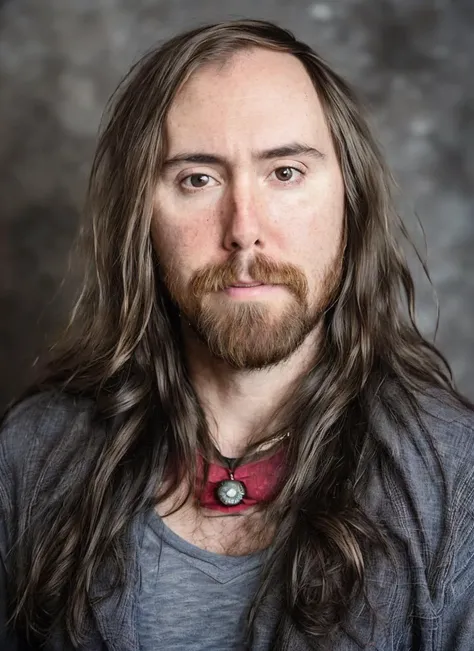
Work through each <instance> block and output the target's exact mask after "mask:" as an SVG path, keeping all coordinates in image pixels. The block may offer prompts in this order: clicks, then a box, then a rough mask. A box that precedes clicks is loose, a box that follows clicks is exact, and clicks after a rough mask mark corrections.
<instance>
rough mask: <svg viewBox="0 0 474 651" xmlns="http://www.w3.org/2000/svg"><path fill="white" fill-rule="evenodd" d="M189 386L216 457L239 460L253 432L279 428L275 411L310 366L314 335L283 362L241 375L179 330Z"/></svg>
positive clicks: (252, 439)
mask: <svg viewBox="0 0 474 651" xmlns="http://www.w3.org/2000/svg"><path fill="white" fill-rule="evenodd" d="M183 334H184V341H185V349H186V354H187V363H188V369H189V374H190V378H191V382H192V384H193V386H194V390H195V391H196V394H197V396H198V398H199V401H200V403H201V405H202V407H203V409H204V413H205V414H206V418H207V421H208V423H209V428H210V433H211V436H212V437H213V439H214V442H215V444H216V446H217V448H218V450H219V451H220V453H221V454H222V455H224V456H226V457H239V456H241V455H242V454H243V453H244V452H245V450H246V448H247V446H248V445H249V444H250V443H254V442H255V441H256V440H258V439H256V438H255V437H256V433H258V432H260V433H263V434H265V433H266V432H267V431H269V429H270V428H272V429H273V428H276V427H278V422H277V421H276V419H275V413H276V412H277V410H278V408H279V407H280V406H281V405H282V404H283V403H284V401H285V400H286V399H287V398H288V396H289V395H290V394H291V392H292V391H293V390H294V389H295V388H296V386H297V384H298V382H299V380H300V379H301V377H302V376H303V375H305V374H306V373H307V372H308V371H309V369H310V368H311V367H312V366H313V364H314V360H315V351H316V345H317V337H318V333H317V332H316V331H315V332H313V333H311V334H310V335H309V336H308V337H307V338H306V340H305V341H304V342H303V344H302V345H301V346H300V347H299V348H298V350H296V351H295V352H294V353H293V354H292V355H291V356H290V357H289V358H288V359H286V360H285V361H283V362H281V363H280V364H277V365H274V366H272V367H269V368H266V369H259V370H252V371H247V370H244V371H240V370H235V369H233V368H231V367H230V366H229V365H228V364H226V363H225V362H223V361H222V360H218V359H216V358H215V357H213V356H212V355H211V354H210V352H209V350H208V348H207V347H206V346H205V344H203V343H202V342H201V341H199V340H198V339H197V337H196V336H195V335H194V334H193V333H192V332H191V331H190V330H189V329H185V330H184V331H183Z"/></svg>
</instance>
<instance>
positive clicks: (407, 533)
mask: <svg viewBox="0 0 474 651" xmlns="http://www.w3.org/2000/svg"><path fill="white" fill-rule="evenodd" d="M390 394H391V395H389V396H388V400H387V399H386V400H381V404H382V402H383V403H385V404H384V407H383V408H382V407H381V406H379V408H377V410H376V419H375V420H376V422H375V428H374V436H375V438H376V442H377V450H378V454H377V455H376V461H375V462H374V466H373V468H374V470H373V473H372V474H371V481H372V486H371V489H372V492H371V493H370V498H369V502H370V503H371V506H372V507H373V510H374V511H375V512H376V513H377V515H378V516H379V517H382V518H383V520H384V521H386V522H387V524H388V526H389V529H390V530H393V533H394V535H396V536H397V537H398V538H399V539H400V540H403V541H405V544H406V545H407V548H411V549H412V550H413V549H417V550H418V551H417V552H416V554H415V556H414V557H418V558H419V559H424V562H425V564H426V565H428V566H431V567H433V568H435V567H438V570H439V572H441V570H440V569H439V568H440V567H441V566H442V567H443V570H444V571H448V567H449V566H450V564H451V560H453V559H455V558H456V557H458V559H459V555H460V554H461V555H462V556H464V552H463V549H465V548H466V544H467V541H468V538H469V540H470V535H471V534H470V533H469V532H471V531H473V527H474V508H473V496H474V411H473V410H472V409H470V408H469V406H467V405H463V404H462V403H461V402H460V401H459V400H457V399H456V398H454V397H452V396H451V395H449V394H448V393H447V392H446V393H445V392H442V391H438V390H430V391H427V392H426V393H423V394H421V395H418V396H416V408H413V407H412V406H411V405H409V404H408V403H409V400H408V399H407V398H405V397H404V396H403V394H401V393H399V392H398V391H396V390H392V389H390ZM387 404H388V405H389V406H388V407H387ZM390 405H392V407H390ZM471 542H472V541H471ZM440 559H443V560H442V561H441V560H440ZM448 559H451V560H450V561H449V562H448ZM411 563H412V564H413V559H412V561H411ZM440 563H441V566H440ZM426 565H425V566H426Z"/></svg>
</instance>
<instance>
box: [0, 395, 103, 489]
mask: <svg viewBox="0 0 474 651" xmlns="http://www.w3.org/2000/svg"><path fill="white" fill-rule="evenodd" d="M93 415H94V404H93V402H92V401H91V400H89V399H85V398H80V397H75V396H72V395H69V394H65V393H61V392H59V391H47V392H42V393H37V394H34V395H32V396H29V397H27V398H25V399H23V400H21V401H20V402H18V403H17V404H15V406H14V407H12V408H11V409H9V410H8V411H7V413H6V414H5V415H4V417H3V419H2V421H1V423H0V482H2V484H3V485H4V495H5V494H8V493H10V492H11V490H12V488H15V490H17V489H18V488H19V487H20V486H22V487H23V488H24V489H25V490H27V488H28V486H30V488H31V487H32V486H33V484H34V482H36V481H37V479H38V478H39V476H40V474H41V473H42V471H43V469H44V468H45V467H46V466H47V464H50V466H51V474H54V473H53V470H54V467H55V466H56V467H59V466H60V465H61V460H62V459H66V458H69V459H71V458H72V457H73V456H77V455H78V454H80V453H81V450H83V449H84V448H85V447H87V445H88V443H87V441H88V438H90V430H91V426H92V422H93Z"/></svg>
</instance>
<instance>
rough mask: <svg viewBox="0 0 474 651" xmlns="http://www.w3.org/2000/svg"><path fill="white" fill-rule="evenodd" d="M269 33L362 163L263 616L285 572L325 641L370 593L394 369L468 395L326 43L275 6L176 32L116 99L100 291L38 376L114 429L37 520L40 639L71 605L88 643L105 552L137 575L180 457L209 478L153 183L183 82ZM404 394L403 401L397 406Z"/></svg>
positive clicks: (33, 627) (97, 205) (23, 549)
mask: <svg viewBox="0 0 474 651" xmlns="http://www.w3.org/2000/svg"><path fill="white" fill-rule="evenodd" d="M252 47H263V48H268V49H271V50H274V51H278V52H286V53H288V54H291V55H293V56H295V57H297V58H298V59H299V60H300V61H301V62H302V63H303V65H304V66H305V68H306V70H307V72H308V74H309V76H310V77H311V80H312V81H313V83H314V86H315V88H316V90H317V92H318V94H319V97H320V100H321V102H322V104H323V107H324V111H325V115H326V118H327V121H328V124H329V127H330V130H331V133H332V138H333V142H334V145H335V148H336V151H337V155H338V157H339V162H340V166H341V169H342V172H343V176H344V182H345V195H346V222H345V228H346V238H347V245H346V250H345V257H344V263H343V276H342V282H341V286H340V290H339V293H338V296H337V299H336V300H335V301H334V304H333V305H332V306H331V307H330V309H328V310H327V312H326V314H325V316H324V324H323V326H324V345H323V346H322V350H321V351H320V353H319V355H318V360H317V363H316V364H315V366H314V368H313V369H312V370H311V372H310V373H308V375H307V376H306V377H305V378H304V379H303V380H302V381H301V383H300V386H299V387H298V390H297V391H295V392H294V393H293V394H292V395H291V396H289V398H288V401H287V403H286V404H285V418H286V421H287V425H288V426H289V427H291V429H292V430H293V431H294V432H296V433H297V435H295V436H293V437H292V439H291V442H290V444H289V452H288V455H289V466H288V472H287V476H286V478H285V482H284V484H283V486H282V489H281V491H280V493H279V495H278V496H277V498H276V499H275V501H274V502H273V503H272V504H270V505H269V506H268V513H269V514H270V516H269V517H272V518H273V521H274V522H277V524H278V526H277V527H276V535H275V539H274V541H273V544H272V548H271V554H270V555H269V560H268V565H267V570H266V573H265V574H264V578H263V580H262V584H261V589H260V591H259V593H258V595H257V598H256V601H255V604H254V607H253V609H252V610H251V616H250V621H249V628H250V629H251V627H252V622H253V621H254V617H255V614H256V613H257V612H258V608H259V604H261V603H263V601H264V600H265V598H266V596H267V595H268V594H269V592H270V589H271V586H272V585H277V586H278V587H279V592H280V594H281V598H282V604H283V610H284V617H285V618H287V619H289V620H291V622H292V623H293V624H295V625H296V627H297V628H298V629H299V630H301V631H302V632H303V633H305V634H306V635H307V636H308V638H310V639H315V638H318V639H320V638H321V637H324V636H327V635H328V634H329V633H330V632H331V631H332V630H333V629H334V628H335V627H336V626H337V625H338V623H340V622H342V621H343V620H344V617H345V615H346V613H347V611H348V608H349V606H350V604H351V600H353V599H354V598H355V596H356V595H357V594H361V592H362V591H363V587H364V576H365V570H366V563H367V562H368V560H367V559H368V550H369V549H370V547H371V546H372V545H375V544H378V543H380V542H381V535H380V533H379V532H378V527H377V526H376V524H375V523H373V522H372V521H371V519H370V518H369V517H368V515H367V514H365V513H364V511H363V509H362V508H361V507H360V499H359V497H360V494H361V492H362V491H363V483H364V482H363V477H364V469H365V468H366V466H367V459H369V458H370V449H371V448H370V441H371V418H370V414H371V411H372V409H373V407H374V405H375V403H379V404H380V403H384V401H387V400H388V397H387V395H386V392H384V389H383V388H384V386H385V385H386V384H387V383H388V382H390V383H391V384H392V385H396V386H397V387H398V390H399V391H401V392H403V395H404V396H406V400H407V401H408V402H409V403H410V404H412V405H414V407H415V406H416V395H417V393H418V392H419V391H420V390H421V391H422V390H423V389H424V388H426V387H427V386H430V387H438V388H440V389H442V390H444V391H445V392H446V393H447V394H449V395H451V396H456V395H457V394H456V393H455V391H454V389H453V387H452V382H451V377H450V371H449V367H448V365H447V364H446V362H445V360H444V359H443V357H442V356H441V354H440V353H439V352H438V351H437V350H436V348H435V347H434V346H433V345H432V344H431V343H429V342H428V341H427V340H426V339H425V338H424V337H423V336H422V334H420V332H419V330H418V328H417V326H416V324H415V320H414V286H413V282H412V278H411V275H410V272H409V270H408V267H407V264H406V262H405V259H404V256H403V254H402V250H401V248H400V245H399V243H398V239H399V238H398V235H399V234H401V235H406V233H405V230H404V227H403V225H402V223H401V221H400V219H399V218H398V216H397V214H396V212H395V210H394V208H393V203H392V198H391V190H390V187H391V181H390V176H389V174H388V172H387V170H386V168H385V165H384V163H383V160H382V158H381V156H380V154H379V152H378V149H377V145H376V143H375V142H374V140H373V137H372V135H371V133H370V131H369V128H368V126H367V124H366V121H365V119H364V117H363V113H362V110H361V108H360V106H359V104H358V102H357V100H356V98H355V96H354V93H353V92H352V90H351V89H350V87H349V86H348V85H347V84H346V83H345V82H344V81H343V80H342V79H341V78H340V77H339V76H338V75H337V74H335V73H334V72H333V71H332V70H331V69H330V68H329V67H328V65H327V64H326V63H325V62H324V61H323V60H322V59H321V58H320V57H319V56H318V55H317V54H316V53H315V52H314V51H313V50H312V49H311V48H310V47H308V46H307V45H305V44H304V43H301V42H299V41H297V40H296V39H295V38H294V36H293V35H292V34H291V33H290V32H288V31H286V30H284V29H281V28H279V27H277V26H275V25H273V24H270V23H267V22H262V21H250V20H241V21H234V22H228V23H224V24H218V25H211V26H208V27H204V28H200V29H195V30H193V31H190V32H188V33H186V34H183V35H179V36H177V37H176V38H173V39H172V40H170V41H169V42H167V43H165V44H164V45H163V46H161V47H160V48H158V49H156V50H154V51H152V52H150V53H149V54H148V55H147V56H145V57H144V58H143V59H142V60H141V61H140V62H139V63H138V64H137V65H135V66H134V67H133V68H132V70H131V71H130V73H129V75H128V76H127V77H126V78H125V80H124V81H123V83H122V84H121V85H120V87H119V89H118V91H117V93H116V94H115V96H114V98H113V102H112V104H111V107H110V109H109V116H108V121H107V123H106V126H105V128H104V130H103V132H102V135H101V138H100V141H99V144H98V149H97V154H96V157H95V160H94V164H93V168H92V173H91V178H90V186H89V193H88V202H87V210H86V220H85V223H84V228H83V232H82V244H83V248H84V252H85V258H84V259H85V280H84V283H83V286H82V292H81V294H80V296H79V298H78V300H77V303H76V305H75V307H74V310H73V312H72V317H71V320H70V325H69V327H68V328H67V329H66V332H65V335H64V337H63V339H62V341H60V342H59V343H58V344H57V345H56V346H55V347H54V349H53V351H52V357H51V360H50V362H49V364H48V365H47V368H46V373H45V376H44V378H43V379H42V381H41V382H40V383H38V384H37V385H36V386H35V388H34V390H35V391H37V390H39V389H44V388H47V387H56V388H60V389H61V390H62V391H65V392H69V393H73V394H80V395H81V396H84V395H85V396H89V397H91V398H92V399H93V401H94V404H95V406H96V414H97V415H98V416H99V418H100V420H101V422H102V424H104V423H105V425H106V426H107V427H108V435H107V437H106V439H105V443H104V445H103V446H102V447H101V449H100V450H97V452H96V455H95V457H94V459H93V461H92V465H91V472H92V475H91V476H92V478H93V480H92V481H90V482H87V484H85V483H84V482H81V483H79V482H78V483H77V485H73V486H70V487H69V488H68V491H67V493H66V492H65V494H64V495H63V496H62V497H61V499H62V502H61V507H59V506H58V505H56V502H55V503H54V504H49V505H47V508H45V509H43V514H44V515H43V517H42V518H41V521H40V522H38V521H37V520H35V521H34V522H33V521H29V520H28V518H25V519H24V521H23V520H22V523H21V524H20V525H19V529H20V530H19V532H18V545H17V551H16V556H14V558H15V557H16V559H17V562H16V564H15V586H14V589H15V595H14V596H15V604H16V610H15V621H16V622H17V625H18V626H19V628H20V629H21V630H23V631H30V632H34V634H35V636H36V637H37V638H39V639H42V638H43V639H44V637H45V636H46V634H47V633H48V630H49V629H51V627H52V626H53V623H54V622H57V621H61V622H62V623H63V626H64V627H65V628H66V630H67V631H68V634H69V635H70V637H71V639H72V641H73V642H74V643H75V644H77V645H79V643H81V641H82V640H83V639H84V637H83V633H84V631H83V622H84V617H85V613H86V611H87V607H88V605H87V604H88V601H87V595H88V592H89V590H90V587H91V581H92V577H94V575H95V574H96V571H97V570H98V569H99V566H100V564H101V563H103V562H104V559H109V560H110V561H111V566H112V567H114V568H115V570H116V572H115V576H116V583H115V585H116V586H119V587H120V586H121V585H123V580H124V576H125V569H124V568H125V567H126V563H127V555H126V542H124V541H125V540H126V538H125V537H124V533H125V532H127V531H128V528H129V525H130V523H131V521H132V519H133V518H134V517H135V516H136V515H137V514H138V513H139V512H143V510H144V509H148V508H151V507H152V506H153V505H155V504H156V503H157V501H159V500H160V499H163V493H162V492H161V494H160V482H161V479H162V477H163V468H164V467H165V466H166V469H167V472H168V473H169V476H170V477H171V479H172V482H171V486H170V492H171V491H172V490H174V489H175V488H176V487H177V486H178V485H180V484H181V482H182V481H183V480H184V479H186V478H188V479H190V481H191V483H192V482H193V481H194V480H195V471H196V469H195V463H194V458H195V451H196V448H197V446H198V445H204V446H205V445H208V444H209V440H208V439H209V435H208V433H207V429H206V424H205V419H204V418H203V414H202V410H201V408H200V406H199V402H198V400H197V398H196V395H195V392H194V390H193V388H192V385H191V383H190V382H189V379H188V376H187V373H186V366H185V363H184V360H183V356H182V349H181V346H180V334H179V320H178V315H177V313H176V309H175V307H174V305H173V304H172V303H171V301H170V300H169V298H168V296H167V293H166V291H165V290H164V287H163V284H162V279H161V277H160V268H159V261H158V260H156V258H155V254H154V251H153V247H152V244H151V240H150V222H151V217H152V194H153V190H154V185H155V183H156V178H157V174H158V173H159V170H160V164H161V161H162V160H163V156H164V152H165V147H166V142H165V136H164V123H165V119H166V115H167V111H168V109H169V107H170V105H171V103H172V101H173V98H174V97H175V95H176V93H177V91H178V89H179V88H180V87H181V86H182V84H183V83H184V82H185V81H186V79H187V78H188V77H189V76H190V75H191V74H193V72H194V71H195V70H196V69H198V68H199V67H200V66H202V65H203V64H205V63H208V62H215V61H223V60H224V61H225V60H226V59H228V58H229V57H230V56H232V54H233V53H235V52H236V51H238V50H241V49H243V48H252ZM396 408H397V405H396V401H395V403H394V404H391V405H390V410H391V413H394V412H396ZM117 495H119V496H120V499H117ZM157 496H158V497H157ZM84 523H89V524H90V526H89V529H87V528H85V527H84Z"/></svg>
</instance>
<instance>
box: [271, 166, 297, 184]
mask: <svg viewBox="0 0 474 651" xmlns="http://www.w3.org/2000/svg"><path fill="white" fill-rule="evenodd" d="M294 172H295V170H294V169H293V168H292V167H279V168H278V169H276V170H275V176H276V177H277V179H278V180H279V181H291V179H292V178H293V174H294Z"/></svg>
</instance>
